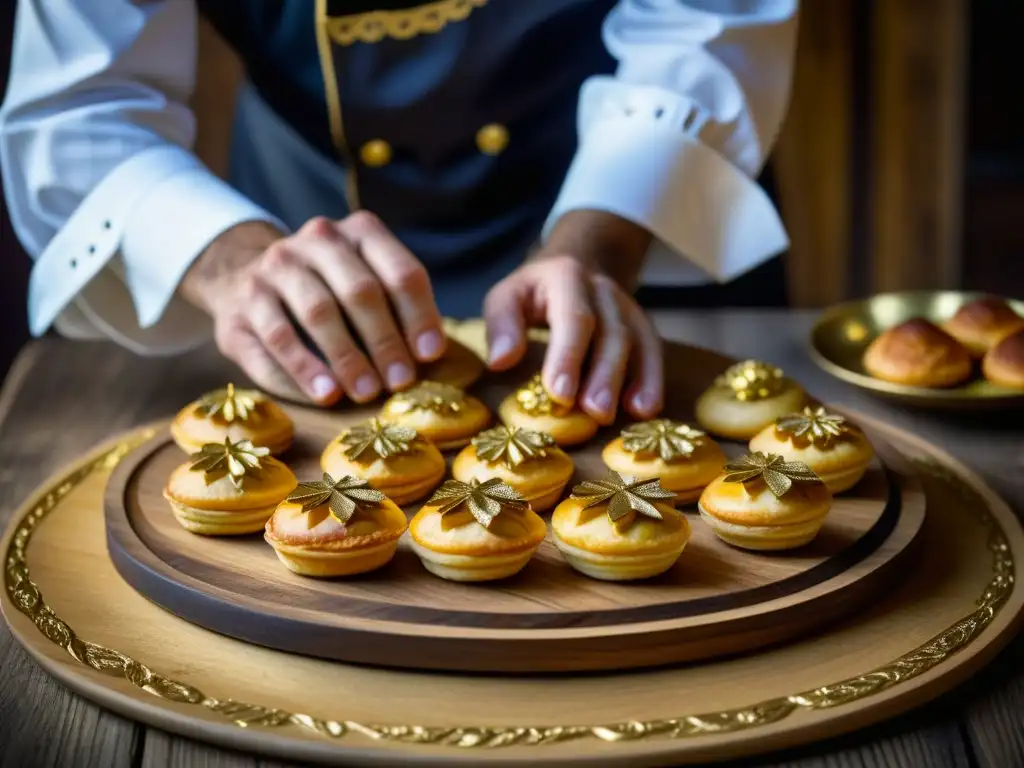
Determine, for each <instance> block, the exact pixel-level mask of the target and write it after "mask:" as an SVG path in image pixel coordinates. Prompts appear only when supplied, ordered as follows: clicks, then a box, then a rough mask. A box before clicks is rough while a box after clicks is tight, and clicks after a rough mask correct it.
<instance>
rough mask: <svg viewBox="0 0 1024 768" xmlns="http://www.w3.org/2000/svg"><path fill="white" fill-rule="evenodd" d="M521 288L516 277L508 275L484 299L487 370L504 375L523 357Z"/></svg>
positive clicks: (523, 337)
mask: <svg viewBox="0 0 1024 768" xmlns="http://www.w3.org/2000/svg"><path fill="white" fill-rule="evenodd" d="M522 285H523V280H522V279H520V275H512V276H510V277H507V278H505V279H504V280H502V281H501V282H500V283H498V284H497V285H495V286H494V287H493V288H491V290H490V291H488V292H487V296H485V297H484V324H485V325H486V327H487V364H488V365H489V366H490V368H491V370H494V371H507V370H508V369H509V368H512V367H513V366H515V365H517V364H518V363H519V361H520V360H522V359H523V356H524V355H525V354H526V317H525V314H524V311H523V302H524V301H525V296H524V295H523V290H522Z"/></svg>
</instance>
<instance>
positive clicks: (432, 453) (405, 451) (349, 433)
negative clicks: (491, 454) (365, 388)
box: [320, 419, 446, 505]
mask: <svg viewBox="0 0 1024 768" xmlns="http://www.w3.org/2000/svg"><path fill="white" fill-rule="evenodd" d="M320 468H321V469H322V470H323V471H324V472H326V473H327V474H329V475H330V476H331V477H346V476H349V475H352V476H354V477H361V478H363V479H364V480H367V481H369V483H370V485H371V486H373V487H374V488H376V489H377V490H379V491H383V492H384V493H385V494H386V495H387V497H388V498H389V499H391V500H392V501H393V502H395V504H400V505H401V504H408V503H410V502H412V501H416V500H418V499H422V498H423V497H424V496H426V495H428V494H429V493H430V492H431V491H432V490H434V488H436V487H437V485H438V483H440V482H441V479H442V478H443V477H444V473H445V470H446V466H445V463H444V456H442V455H441V452H440V451H439V450H438V449H437V446H435V445H434V444H433V443H431V442H429V441H427V440H424V439H423V438H422V437H420V436H419V435H418V434H417V433H416V430H415V429H412V428H411V427H403V426H400V425H398V424H389V423H387V422H383V421H380V420H379V419H371V420H370V421H369V422H367V423H365V424H360V425H358V426H355V427H352V428H351V429H348V430H346V431H344V432H342V433H341V434H340V435H338V436H337V437H336V438H334V440H332V441H331V442H330V443H329V444H328V445H327V448H325V449H324V452H323V454H321V456H320Z"/></svg>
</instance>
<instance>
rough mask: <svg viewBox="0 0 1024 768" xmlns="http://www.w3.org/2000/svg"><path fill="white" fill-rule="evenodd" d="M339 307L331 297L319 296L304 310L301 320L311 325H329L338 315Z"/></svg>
mask: <svg viewBox="0 0 1024 768" xmlns="http://www.w3.org/2000/svg"><path fill="white" fill-rule="evenodd" d="M337 311H338V309H337V305H336V304H335V303H334V299H332V298H330V297H329V296H318V297H316V298H314V299H313V300H312V301H310V302H309V303H308V304H306V306H304V307H303V308H302V312H301V320H302V321H303V323H305V324H309V325H317V326H321V325H327V324H328V323H330V322H331V320H333V319H334V317H335V315H336V314H337Z"/></svg>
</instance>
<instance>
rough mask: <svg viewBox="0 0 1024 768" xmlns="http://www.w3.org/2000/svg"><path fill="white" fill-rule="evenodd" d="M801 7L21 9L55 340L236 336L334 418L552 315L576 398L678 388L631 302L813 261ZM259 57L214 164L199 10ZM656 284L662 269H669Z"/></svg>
mask: <svg viewBox="0 0 1024 768" xmlns="http://www.w3.org/2000/svg"><path fill="white" fill-rule="evenodd" d="M797 5H798V3H797V1H796V0H620V1H619V2H614V1H613V0H434V1H433V2H427V3H424V2H415V1H413V2H403V1H402V0H315V1H314V0H287V2H286V1H285V0H244V1H242V2H240V1H239V0H134V2H132V1H129V0H19V2H18V7H17V16H16V24H15V38H14V49H13V56H12V70H11V77H10V84H9V90H8V95H7V98H6V101H5V103H4V104H3V107H2V110H0V162H2V170H3V174H4V188H5V192H6V196H7V200H6V202H7V206H8V208H9V211H10V216H11V220H12V222H13V225H14V229H15V231H16V233H17V234H18V237H19V239H20V240H21V242H22V243H23V245H24V247H25V249H26V250H27V251H28V252H29V254H30V255H31V256H32V257H33V259H34V266H33V271H32V275H31V280H30V286H29V295H28V312H29V319H30V326H31V330H32V332H33V333H34V334H36V335H39V334H42V333H44V332H46V331H47V330H48V329H50V328H51V327H54V328H55V329H56V330H57V331H59V332H60V333H61V334H63V335H65V336H68V337H73V338H90V339H94V338H108V339H112V340H114V341H116V342H118V343H120V344H122V345H124V346H125V347H127V348H129V349H131V350H134V351H136V352H138V353H140V354H175V353H180V352H183V351H185V350H188V349H190V348H193V347H195V346H197V345H199V344H201V343H203V342H205V341H208V340H210V339H211V338H212V339H213V340H215V342H216V344H217V346H218V348H219V349H220V351H221V352H222V353H223V354H224V355H225V356H227V357H228V358H230V359H231V360H233V361H234V362H235V363H237V364H238V365H239V366H240V367H241V368H242V369H243V370H244V371H245V372H246V373H247V374H248V375H249V376H250V378H252V379H253V380H254V381H255V383H256V384H257V385H259V386H261V387H263V388H265V389H267V390H269V391H271V392H275V393H277V394H283V395H292V396H296V397H303V398H305V399H307V400H308V401H311V402H313V403H316V404H321V405H327V404H331V403H334V402H336V401H338V400H339V399H341V398H343V397H345V398H350V399H352V400H354V401H357V402H365V401H368V400H370V399H372V398H374V397H375V396H377V395H378V394H379V393H380V392H382V391H386V390H391V391H393V390H396V389H400V388H402V387H405V386H407V385H408V384H409V383H410V382H411V381H412V379H413V377H414V368H415V365H416V363H417V362H427V361H431V360H434V359H437V358H438V357H439V356H441V355H442V354H443V353H444V350H445V345H446V340H445V336H444V330H443V327H442V317H443V316H451V317H456V318H459V317H467V316H476V315H481V314H482V315H483V317H484V318H485V320H486V324H487V343H488V364H489V365H490V367H491V368H492V369H494V370H499V371H500V370H505V369H508V368H510V367H511V366H513V365H514V364H516V362H517V361H519V359H520V358H521V357H522V355H523V353H524V350H525V346H526V342H525V339H526V329H527V328H528V327H530V326H533V325H545V326H547V327H549V328H550V338H551V341H550V346H549V348H548V353H547V355H546V358H545V361H544V365H543V377H544V383H545V385H546V386H547V388H548V389H549V390H550V391H551V393H552V395H553V397H554V398H555V399H557V400H560V401H562V402H564V403H567V404H568V403H574V402H575V403H578V404H579V406H580V407H581V408H583V409H584V410H586V411H587V412H589V413H590V414H591V415H593V416H594V417H595V418H596V419H598V420H599V421H600V422H602V423H608V422H609V421H610V420H611V419H613V418H614V416H615V413H616V410H617V409H618V408H619V407H622V408H625V409H626V411H627V412H628V413H630V414H631V415H632V416H633V417H635V418H649V417H651V416H653V415H655V414H656V413H657V412H658V411H659V409H660V407H661V405H662V401H663V396H664V392H663V372H662V357H661V349H660V345H659V341H658V337H657V335H656V333H655V331H654V330H653V328H652V326H651V324H650V323H649V321H648V320H647V318H646V317H645V315H644V313H643V311H642V310H641V309H640V307H639V306H638V305H637V304H636V302H635V301H634V299H633V297H632V294H633V292H634V290H635V288H636V287H637V286H638V284H639V283H640V281H642V280H643V279H644V275H645V274H647V273H648V272H649V271H650V270H652V269H655V268H657V269H660V270H665V269H666V268H667V269H669V270H670V271H672V272H673V274H674V277H673V280H674V281H676V282H677V283H679V284H685V283H709V282H720V283H721V282H727V281H730V280H732V279H733V278H735V277H737V276H738V275H740V274H742V273H744V272H746V271H748V270H750V269H751V268H752V267H754V266H756V265H758V264H760V263H762V262H764V261H766V260H768V259H770V258H772V257H773V256H775V255H777V254H778V253H779V252H781V251H782V250H784V249H785V248H786V247H787V238H786V233H785V230H784V228H783V226H782V224H781V222H780V219H779V216H778V214H777V213H776V211H775V209H774V208H773V206H772V204H771V202H770V200H769V199H768V197H767V195H766V194H765V193H764V191H763V190H762V189H761V188H760V187H759V186H758V185H757V183H756V182H755V181H754V179H755V178H756V176H757V175H758V173H759V171H760V169H761V168H762V166H763V164H764V162H765V159H766V156H767V155H768V153H769V151H770V149H771V148H772V144H773V142H774V140H775V138H776V136H777V134H778V131H779V128H780V125H781V123H782V120H783V117H784V114H785V108H786V104H787V98H788V92H789V85H790V80H791V70H792V61H793V53H794V46H795V32H796V24H797ZM200 15H203V16H205V17H206V18H207V19H209V20H210V22H212V24H213V25H214V26H215V27H216V28H217V30H218V31H219V32H220V34H221V35H222V36H223V37H224V38H225V39H226V40H227V42H228V43H229V44H230V45H231V46H232V47H233V48H234V49H235V50H236V51H237V53H238V54H239V56H240V58H241V60H242V61H243V63H244V64H245V69H246V78H245V82H244V83H243V86H242V88H241V91H240V93H239V95H238V102H237V106H236V113H235V114H236V116H235V125H234V131H233V139H232V149H231V162H230V172H229V174H228V175H227V178H226V179H221V178H218V177H217V176H216V175H214V174H213V173H212V172H211V171H210V170H208V169H207V168H206V167H204V166H203V164H202V163H201V162H200V161H199V160H198V159H197V158H196V156H195V155H194V154H193V152H192V148H193V143H194V139H195V132H196V131H195V116H194V114H193V113H192V111H191V110H190V108H189V102H190V97H191V95H192V93H193V89H194V86H195V79H196V67H197V61H196V59H197V49H196V36H197V21H198V19H199V17H200ZM645 270H647V271H645Z"/></svg>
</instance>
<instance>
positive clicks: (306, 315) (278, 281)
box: [264, 238, 381, 403]
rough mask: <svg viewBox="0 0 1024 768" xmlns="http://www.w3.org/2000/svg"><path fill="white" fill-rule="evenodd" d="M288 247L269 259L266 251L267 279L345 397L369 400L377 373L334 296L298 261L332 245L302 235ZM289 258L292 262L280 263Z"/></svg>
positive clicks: (377, 389) (376, 390) (377, 386)
mask: <svg viewBox="0 0 1024 768" xmlns="http://www.w3.org/2000/svg"><path fill="white" fill-rule="evenodd" d="M292 247H293V248H294V249H295V251H296V254H297V255H295V256H291V257H285V256H278V257H277V258H276V259H272V258H270V257H271V256H272V255H273V254H272V253H268V254H267V258H266V259H265V262H266V263H267V264H268V266H267V267H266V268H265V270H264V275H265V277H266V278H267V282H268V283H269V284H270V285H273V286H274V287H275V288H276V289H277V292H278V294H279V295H280V296H281V298H282V299H283V300H284V303H285V305H286V306H287V307H288V309H289V310H290V311H291V313H292V315H294V317H295V319H296V320H297V321H298V322H299V324H300V325H301V326H302V327H303V328H304V329H305V330H306V332H307V333H308V334H309V336H310V338H312V340H313V342H314V343H315V344H316V346H317V347H318V348H319V349H320V351H321V352H323V354H324V357H326V358H327V364H328V365H329V366H330V367H331V370H332V371H333V373H334V375H335V376H336V377H337V379H338V381H339V382H340V383H341V385H342V387H344V389H345V392H346V393H347V394H348V396H349V397H350V398H352V399H353V400H354V401H355V402H357V403H365V402H367V401H369V400H372V399H373V398H375V397H376V396H377V395H378V393H379V392H380V387H381V384H380V378H379V377H378V376H377V372H376V371H374V369H373V366H372V365H371V364H370V361H369V360H368V359H367V358H366V356H365V355H364V354H363V353H362V352H361V351H360V350H359V349H358V347H357V346H356V343H355V341H354V340H353V339H352V335H351V334H350V333H349V332H348V329H347V328H346V327H345V319H344V318H343V317H342V315H341V309H340V308H339V306H338V301H337V299H336V298H335V297H334V295H333V294H332V293H331V292H330V290H329V289H328V288H327V286H326V285H325V284H324V282H323V281H322V280H321V279H320V278H319V277H318V276H317V275H316V274H315V273H314V272H313V271H311V270H312V268H311V267H308V266H307V265H306V264H305V263H302V262H301V261H299V259H305V258H308V256H309V253H310V252H311V251H312V250H314V249H317V250H324V251H328V253H325V254H323V258H324V259H328V258H330V253H329V252H330V251H331V250H333V248H334V246H333V245H332V244H331V243H329V242H328V241H326V240H320V239H313V238H305V239H296V240H293V241H292ZM289 258H290V259H292V260H293V261H292V263H284V262H285V261H286V260H287V259H289ZM296 262H297V263H296Z"/></svg>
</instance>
